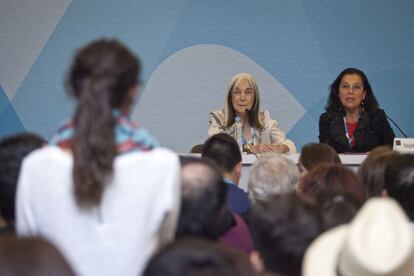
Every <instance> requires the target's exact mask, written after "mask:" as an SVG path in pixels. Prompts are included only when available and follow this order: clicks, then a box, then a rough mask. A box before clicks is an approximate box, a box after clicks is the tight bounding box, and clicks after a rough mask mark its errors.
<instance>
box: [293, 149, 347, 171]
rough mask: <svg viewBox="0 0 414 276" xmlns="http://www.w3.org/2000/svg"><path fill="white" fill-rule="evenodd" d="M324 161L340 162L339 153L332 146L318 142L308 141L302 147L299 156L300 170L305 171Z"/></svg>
mask: <svg viewBox="0 0 414 276" xmlns="http://www.w3.org/2000/svg"><path fill="white" fill-rule="evenodd" d="M325 163H329V164H332V163H335V164H341V159H339V155H338V153H337V152H336V150H335V149H334V148H333V147H331V146H329V145H327V144H319V143H310V144H306V145H304V146H303V147H302V151H301V153H300V156H299V168H300V170H301V172H304V173H306V172H308V171H310V170H312V169H313V168H315V167H316V166H318V165H320V164H325Z"/></svg>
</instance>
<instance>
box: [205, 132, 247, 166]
mask: <svg viewBox="0 0 414 276" xmlns="http://www.w3.org/2000/svg"><path fill="white" fill-rule="evenodd" d="M201 156H202V157H203V158H209V159H211V160H212V161H214V162H216V164H217V165H218V166H219V167H220V168H221V169H222V170H223V171H224V172H228V173H229V172H231V171H232V170H233V169H234V167H236V165H237V164H238V163H240V162H241V160H242V158H241V153H240V148H239V145H238V144H237V142H236V140H234V139H233V137H231V136H230V135H228V134H226V133H219V134H216V135H213V136H211V137H210V138H208V139H207V141H206V142H205V143H204V145H203V150H202V152H201Z"/></svg>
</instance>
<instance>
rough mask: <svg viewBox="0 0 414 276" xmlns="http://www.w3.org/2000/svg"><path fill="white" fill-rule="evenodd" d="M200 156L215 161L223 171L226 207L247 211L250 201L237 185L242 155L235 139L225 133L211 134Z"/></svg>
mask: <svg viewBox="0 0 414 276" xmlns="http://www.w3.org/2000/svg"><path fill="white" fill-rule="evenodd" d="M201 156H202V157H203V158H209V159H211V160H213V161H214V162H216V164H217V165H218V166H219V167H220V169H221V170H222V171H223V179H224V182H225V183H226V185H227V207H228V208H229V209H230V210H231V211H232V212H235V213H239V214H240V213H244V212H247V211H248V210H249V209H250V208H251V203H250V201H249V198H248V197H247V194H246V193H245V192H244V191H243V190H242V189H240V188H239V187H238V184H239V181H240V177H241V170H242V157H241V153H240V148H239V146H238V144H237V142H236V140H234V139H233V138H232V137H231V136H230V135H228V134H225V133H219V134H216V135H213V136H211V137H210V138H209V139H208V140H207V141H206V142H205V143H204V146H203V151H202V153H201Z"/></svg>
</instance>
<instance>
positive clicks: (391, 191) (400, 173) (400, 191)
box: [385, 154, 414, 271]
mask: <svg viewBox="0 0 414 276" xmlns="http://www.w3.org/2000/svg"><path fill="white" fill-rule="evenodd" d="M385 190H386V194H387V195H388V196H389V197H392V198H393V199H395V200H396V201H397V202H398V203H399V204H400V205H401V207H402V208H403V209H404V211H405V212H406V214H407V215H408V217H409V218H410V220H411V221H412V222H414V154H401V155H397V156H394V157H392V160H391V161H390V162H389V164H388V166H387V168H386V170H385ZM413 271H414V270H413Z"/></svg>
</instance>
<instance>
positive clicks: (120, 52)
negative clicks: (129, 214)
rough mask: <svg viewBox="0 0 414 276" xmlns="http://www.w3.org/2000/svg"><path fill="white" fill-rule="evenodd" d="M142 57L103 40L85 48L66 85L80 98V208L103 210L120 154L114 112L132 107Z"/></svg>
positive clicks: (76, 145) (76, 148) (76, 149)
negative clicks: (98, 206)
mask: <svg viewBox="0 0 414 276" xmlns="http://www.w3.org/2000/svg"><path fill="white" fill-rule="evenodd" d="M140 70H141V66H140V63H139V60H138V58H137V57H136V56H135V55H134V54H133V53H132V52H130V51H129V49H127V48H126V46H124V45H123V44H121V43H120V42H119V41H117V40H109V39H100V40H97V41H94V42H92V43H90V44H88V45H86V46H85V47H83V48H81V49H80V50H79V51H78V52H77V54H76V56H75V59H74V61H73V64H72V67H71V69H70V72H69V76H68V80H67V86H68V88H69V92H70V94H72V95H73V96H74V97H75V98H76V99H77V108H76V111H75V115H74V126H75V130H74V140H73V145H72V151H73V157H74V167H73V178H74V185H75V187H74V191H75V197H76V201H77V203H78V205H80V206H81V207H86V208H89V207H93V206H96V205H99V203H100V201H101V197H102V193H103V190H104V186H105V184H106V183H107V182H108V180H109V179H110V177H111V176H112V170H113V167H112V163H113V160H114V158H115V156H116V153H117V148H116V143H115V137H114V125H115V118H114V115H113V113H114V110H115V109H121V108H122V107H123V106H124V105H126V104H130V103H131V101H132V99H131V97H130V95H129V92H130V89H132V88H133V87H134V86H135V85H137V83H138V76H139V74H140Z"/></svg>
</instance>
